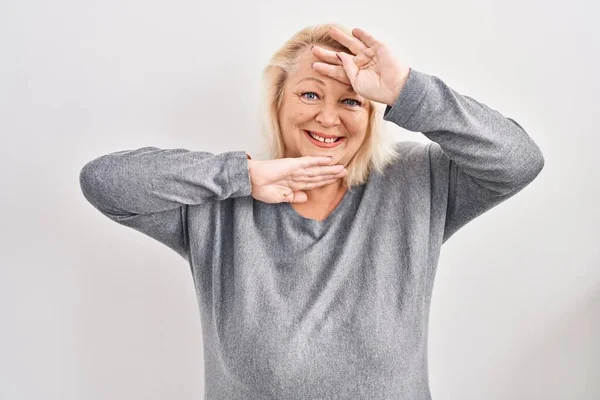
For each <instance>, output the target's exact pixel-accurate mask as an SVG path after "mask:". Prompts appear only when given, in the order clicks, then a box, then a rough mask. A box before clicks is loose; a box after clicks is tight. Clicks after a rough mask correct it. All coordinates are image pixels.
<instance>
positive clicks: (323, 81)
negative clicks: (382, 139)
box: [279, 47, 369, 220]
mask: <svg viewBox="0 0 600 400" xmlns="http://www.w3.org/2000/svg"><path fill="white" fill-rule="evenodd" d="M328 49H329V50H331V51H334V50H333V49H331V48H328ZM318 61H320V60H319V58H318V57H316V56H315V55H314V54H313V53H312V50H311V48H310V47H306V49H304V51H302V53H300V56H299V59H298V67H297V69H296V70H295V71H293V72H292V73H291V74H290V75H289V76H288V79H287V81H286V84H285V87H284V91H283V101H282V106H281V109H280V112H279V121H280V127H281V134H282V139H283V142H284V145H285V157H303V156H328V155H330V156H332V162H333V163H335V164H341V165H344V167H345V166H347V165H348V164H349V162H350V160H351V159H352V157H353V156H354V154H355V153H356V152H357V151H358V149H359V148H360V146H361V145H362V144H363V143H364V139H365V135H366V131H367V124H368V118H369V103H368V102H366V100H365V99H364V98H363V97H362V96H360V95H358V94H357V93H356V92H355V91H354V90H353V89H352V85H349V84H346V83H342V82H340V81H338V80H336V79H333V78H330V77H327V76H323V75H322V74H320V73H319V72H317V71H315V70H314V69H313V68H312V64H313V63H314V62H318ZM307 78H309V79H307ZM314 79H317V80H318V81H316V80H314ZM304 130H309V131H316V132H321V133H323V134H325V135H333V136H341V137H343V141H342V142H341V143H340V144H339V145H338V146H336V147H333V148H321V147H318V146H316V145H315V144H314V143H313V142H312V141H311V140H309V139H308V138H307V137H306V134H305V132H304ZM346 190H347V188H346V187H345V186H344V185H343V181H342V179H338V180H336V181H335V182H333V183H330V184H327V185H324V186H321V187H316V188H314V189H311V190H307V191H306V195H307V201H306V202H303V203H295V204H293V208H294V209H295V210H296V211H297V212H298V213H299V214H300V215H303V216H305V217H307V218H313V219H317V220H322V219H324V218H326V216H327V215H328V214H329V213H330V212H331V211H332V210H333V209H334V208H335V207H336V206H337V204H338V203H339V202H340V201H341V199H342V197H343V196H344V194H345V192H346Z"/></svg>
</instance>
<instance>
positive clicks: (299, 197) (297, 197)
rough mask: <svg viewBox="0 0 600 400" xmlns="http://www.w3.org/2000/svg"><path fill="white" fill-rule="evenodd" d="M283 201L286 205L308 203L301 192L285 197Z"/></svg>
mask: <svg viewBox="0 0 600 400" xmlns="http://www.w3.org/2000/svg"><path fill="white" fill-rule="evenodd" d="M283 201H285V202H287V203H304V202H306V201H308V196H307V194H306V193H304V192H302V191H298V192H292V193H290V194H289V195H287V196H285V198H284V200H283Z"/></svg>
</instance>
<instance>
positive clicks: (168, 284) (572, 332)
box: [0, 0, 600, 400]
mask: <svg viewBox="0 0 600 400" xmlns="http://www.w3.org/2000/svg"><path fill="white" fill-rule="evenodd" d="M585 3H587V4H585ZM597 15H598V6H592V2H591V1H587V2H584V1H582V0H576V1H573V2H571V3H569V5H568V6H567V3H564V2H548V1H541V0H537V1H531V0H529V1H524V0H519V1H517V0H501V1H500V0H496V1H490V0H488V1H475V0H470V1H465V0H461V1H452V2H447V1H441V0H439V1H430V2H420V1H406V2H402V1H378V2H374V3H373V2H359V1H327V2H322V1H315V0H310V1H308V0H307V1H298V2H292V1H285V0H278V1H265V2H259V3H255V2H249V1H239V0H238V1H237V2H225V1H222V2H210V3H208V2H198V1H194V2H192V1H179V0H175V1H173V0H172V1H168V2H167V1H163V2H150V1H141V0H120V1H114V0H108V1H96V2H89V1H88V2H82V1H74V0H71V1H67V0H55V1H53V2H47V1H41V0H20V1H16V0H12V1H7V0H3V1H2V2H1V3H0V132H1V133H2V142H1V146H0V156H1V157H0V181H1V182H2V186H1V187H2V189H1V190H2V196H0V204H1V206H2V210H3V213H2V226H1V231H0V232H1V233H0V234H1V243H2V249H1V252H0V262H1V268H0V316H1V323H2V325H1V329H0V398H1V399H6V400H12V399H46V400H58V399H61V400H71V399H72V400H75V399H77V400H80V399H85V400H95V399H111V400H114V399H119V400H120V399H127V400H133V399H174V400H179V399H181V400H187V399H201V398H202V395H203V374H204V371H203V352H202V333H201V325H200V317H199V310H198V306H197V303H196V294H195V292H194V286H193V281H192V279H191V275H190V272H189V267H188V265H187V264H186V263H185V261H184V260H183V259H181V257H179V256H178V255H177V254H176V253H175V252H173V251H171V250H170V249H168V248H167V247H166V246H163V245H161V244H159V243H158V242H156V241H154V240H153V239H150V238H148V237H146V236H144V235H141V234H140V233H138V232H136V231H134V230H132V229H129V228H125V227H123V226H120V225H118V224H116V223H114V222H112V221H110V220H109V219H108V218H106V217H104V216H102V215H101V214H100V213H99V212H98V211H96V210H95V209H94V208H93V207H92V206H91V205H90V204H88V203H87V202H86V201H85V199H84V197H83V195H82V193H81V191H80V188H79V181H78V177H79V171H80V169H81V167H82V166H83V165H84V164H85V163H86V162H87V161H89V160H91V159H93V158H96V157H98V156H100V155H102V154H105V153H109V152H113V151H118V150H124V149H133V148H138V147H143V146H158V147H165V148H176V147H184V148H189V149H194V150H206V151H211V152H222V151H227V150H246V151H248V152H249V153H250V154H252V153H253V152H257V151H259V150H260V149H259V142H258V141H257V138H258V115H257V112H258V100H259V93H260V82H261V75H260V74H261V71H262V68H263V67H264V65H265V63H266V62H267V60H268V58H269V57H270V56H271V54H272V53H273V52H274V51H275V50H276V49H277V48H279V46H281V45H282V44H283V43H284V42H285V41H286V40H287V39H288V38H289V37H290V36H291V35H292V34H293V33H295V32H296V31H298V30H300V29H301V28H303V27H305V26H307V25H312V24H317V23H326V22H339V23H341V24H343V25H345V26H347V27H349V28H353V27H361V28H363V29H365V30H367V32H370V33H371V34H373V35H374V36H375V37H376V38H378V39H380V40H382V41H383V42H385V43H386V44H387V45H388V46H390V47H391V48H393V50H394V52H395V54H396V56H397V57H398V58H400V59H401V60H403V61H404V62H405V63H407V64H408V65H410V66H412V67H414V68H415V69H418V70H420V71H423V72H425V73H428V74H432V75H436V76H438V77H440V78H441V79H443V80H444V81H445V82H446V83H447V84H448V85H449V86H451V87H452V88H454V89H455V90H457V91H458V92H460V93H462V94H465V95H469V96H471V97H473V98H475V99H477V100H478V101H481V102H483V103H485V104H487V105H488V106H490V107H492V108H494V109H496V110H498V111H500V112H501V113H503V114H504V115H505V116H508V117H511V118H513V119H515V120H516V121H518V122H519V124H520V125H522V126H523V127H524V128H525V130H526V131H527V132H528V134H529V135H530V136H531V137H532V138H533V139H534V141H535V142H536V143H537V144H538V145H539V147H540V148H541V150H542V152H543V154H544V157H545V161H546V163H545V167H544V169H543V171H542V172H541V174H540V175H539V176H538V177H537V179H536V180H535V181H534V182H533V183H531V184H530V185H529V186H528V187H527V188H526V189H524V190H523V191H522V192H520V193H518V194H517V195H515V196H514V197H513V198H511V199H510V200H508V201H507V202H505V203H502V204H501V205H499V206H497V207H496V208H494V209H492V210H490V211H489V212H487V213H485V214H484V215H482V216H480V217H479V218H477V219H476V220H474V221H472V222H470V223H469V224H468V225H467V226H465V227H464V228H462V229H461V231H460V232H459V233H457V234H456V235H455V236H454V237H453V238H452V239H451V240H449V241H448V242H447V243H446V244H445V245H444V247H443V249H442V256H441V259H440V262H439V266H438V273H437V277H436V282H435V287H434V293H433V299H432V305H431V315H430V317H431V318H430V336H429V367H430V369H429V373H430V387H431V392H432V396H433V398H434V399H435V400H445V399H461V400H481V399H486V400H496V399H497V400H500V399H502V400H504V399H524V400H525V399H527V400H531V399H544V400H550V399H561V400H562V399H569V400H571V399H586V400H587V399H589V400H592V399H598V398H600V380H599V379H598V377H599V376H600V245H599V242H600V240H599V239H600V235H599V231H600V230H599V228H598V224H599V223H600V218H599V216H600V213H599V212H598V209H597V206H598V204H599V201H598V200H599V186H600V173H599V168H598V161H597V159H598V154H599V153H598V145H599V144H600V140H599V139H598V137H599V136H600V132H599V129H598V124H597V120H596V119H595V118H594V117H595V116H596V115H597V111H598V108H599V106H600V102H599V101H598V93H600V80H599V78H598V71H599V70H600V63H599V54H600V51H599V50H600V49H599V47H600V46H599V42H600V32H599V30H598V28H597V26H598V25H597V24H596V19H597ZM387 124H388V125H389V123H387ZM388 128H389V129H391V130H392V131H393V132H394V134H397V135H398V139H399V140H426V141H427V139H426V138H425V137H424V136H423V135H422V134H421V133H417V132H408V131H404V130H402V129H400V128H399V127H396V126H388Z"/></svg>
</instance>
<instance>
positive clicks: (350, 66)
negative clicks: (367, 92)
mask: <svg viewBox="0 0 600 400" xmlns="http://www.w3.org/2000/svg"><path fill="white" fill-rule="evenodd" d="M337 55H338V56H339V57H340V59H341V60H342V69H343V70H344V74H345V75H346V78H347V79H348V81H350V85H352V87H354V81H355V80H356V76H357V75H358V66H357V65H356V63H355V58H356V57H352V56H351V55H350V54H346V53H343V52H340V53H337ZM332 68H335V67H332Z"/></svg>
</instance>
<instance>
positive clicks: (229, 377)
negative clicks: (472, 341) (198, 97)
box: [80, 25, 544, 400]
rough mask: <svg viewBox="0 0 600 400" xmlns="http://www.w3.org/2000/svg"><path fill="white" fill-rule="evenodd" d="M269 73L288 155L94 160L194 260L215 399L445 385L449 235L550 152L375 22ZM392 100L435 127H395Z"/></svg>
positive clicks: (318, 44)
mask: <svg viewBox="0 0 600 400" xmlns="http://www.w3.org/2000/svg"><path fill="white" fill-rule="evenodd" d="M311 46H314V47H312V48H311ZM313 62H314V64H313ZM265 77H266V81H265V82H266V86H267V87H266V91H265V94H266V100H267V102H266V106H267V107H266V108H265V110H264V112H265V115H266V116H267V127H266V128H267V129H266V132H267V133H268V134H269V135H271V136H270V137H271V151H272V154H273V156H274V157H273V159H270V160H249V159H248V157H247V154H246V152H245V151H230V152H225V153H221V154H216V155H215V154H211V153H208V152H202V151H190V150H185V149H158V148H156V147H144V148H140V149H137V150H126V151H120V152H116V153H112V154H108V155H104V156H102V157H100V158H98V159H96V160H93V161H91V162H89V163H88V164H86V165H85V166H84V167H83V169H82V171H81V176H80V183H81V187H82V190H83V193H84V195H85V197H86V198H87V199H88V201H90V203H91V204H93V205H94V206H95V207H96V208H98V209H99V210H100V211H101V212H102V213H103V214H105V215H106V216H107V217H109V218H111V219H112V220H114V221H116V222H118V223H120V224H123V225H126V226H129V227H132V228H134V229H137V230H138V231H141V232H143V233H144V234H146V235H148V236H151V237H153V238H155V239H157V240H159V241H160V242H162V243H164V244H165V245H167V246H169V247H170V248H171V249H173V250H175V251H176V252H177V253H179V254H180V255H181V256H182V257H183V258H185V259H186V260H188V262H189V265H190V267H191V272H192V275H193V277H194V282H195V285H196V290H197V292H198V294H199V296H198V299H199V302H200V311H201V318H202V329H203V339H204V350H205V351H204V359H205V371H206V372H205V398H207V399H371V400H373V399H407V400H408V399H410V400H417V399H430V391H429V385H428V372H427V331H428V316H429V305H430V300H431V294H432V288H433V282H434V277H435V272H436V268H437V262H438V259H439V254H440V249H441V246H442V244H443V243H444V242H445V241H446V240H448V238H450V237H451V236H452V235H453V234H454V233H455V232H456V231H457V230H458V229H459V228H461V227H462V226H464V225H465V224H466V223H468V222H469V221H471V220H473V219H474V218H475V217H477V216H478V215H481V214H482V213H484V212H485V211H487V210H489V209H491V208H492V207H494V206H496V205H498V204H499V203H501V202H502V201H504V200H506V199H508V198H509V197H511V196H513V195H514V194H515V193H517V192H519V191H520V190H521V189H523V188H524V187H525V186H527V185H528V184H529V183H530V182H531V181H532V180H533V179H534V178H535V177H536V176H537V175H538V174H539V172H540V171H541V169H542V168H543V165H544V158H543V156H542V153H541V152H540V150H539V148H538V147H537V145H536V144H535V143H534V142H533V141H532V139H531V138H530V137H529V136H528V134H527V133H526V132H525V130H524V129H523V128H522V127H521V126H520V125H519V124H517V122H516V121H514V120H512V119H510V118H507V117H504V116H503V115H502V114H500V113H499V112H497V111H495V110H493V109H491V108H490V107H488V106H486V105H484V104H482V103H479V102H477V101H476V100H474V99H472V98H470V97H468V96H463V95H461V94H459V93H457V92H456V91H454V90H453V89H451V88H450V87H448V86H447V85H446V84H445V83H444V82H443V81H442V80H441V79H439V78H437V77H435V76H432V75H427V74H425V73H423V72H420V71H417V70H415V69H414V68H407V67H406V66H404V65H403V64H402V63H401V62H399V61H398V60H396V59H395V58H394V57H393V56H392V54H391V52H390V49H388V48H387V47H386V46H385V45H384V44H383V43H381V42H380V41H377V40H376V39H374V38H373V37H371V36H370V35H369V34H367V33H366V32H365V31H363V30H361V29H354V30H353V31H352V32H348V31H346V30H345V29H344V28H343V27H341V26H338V25H335V26H333V25H321V26H314V27H308V28H306V29H304V30H302V31H300V32H298V33H297V34H296V35H295V36H294V37H292V38H291V39H290V40H289V41H288V42H287V43H285V45H284V46H283V48H282V49H280V50H279V51H278V52H277V53H276V54H275V55H274V56H273V58H272V60H271V62H270V64H269V65H268V66H267V68H266V70H265ZM375 103H381V104H384V105H386V107H385V112H384V115H383V119H384V120H386V121H391V122H393V123H395V124H397V125H399V126H401V127H403V128H405V129H408V130H410V131H414V132H422V133H423V134H424V135H425V136H426V137H427V138H429V139H430V140H431V142H429V143H427V144H423V143H419V142H411V141H408V142H399V143H393V142H390V141H389V138H386V137H385V136H384V135H382V134H381V132H380V131H379V130H378V129H377V122H378V118H377V113H376V109H375V106H376V105H375ZM326 138H334V139H335V140H336V141H335V142H332V143H329V142H330V140H326ZM329 157H331V159H330V158H329Z"/></svg>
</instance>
